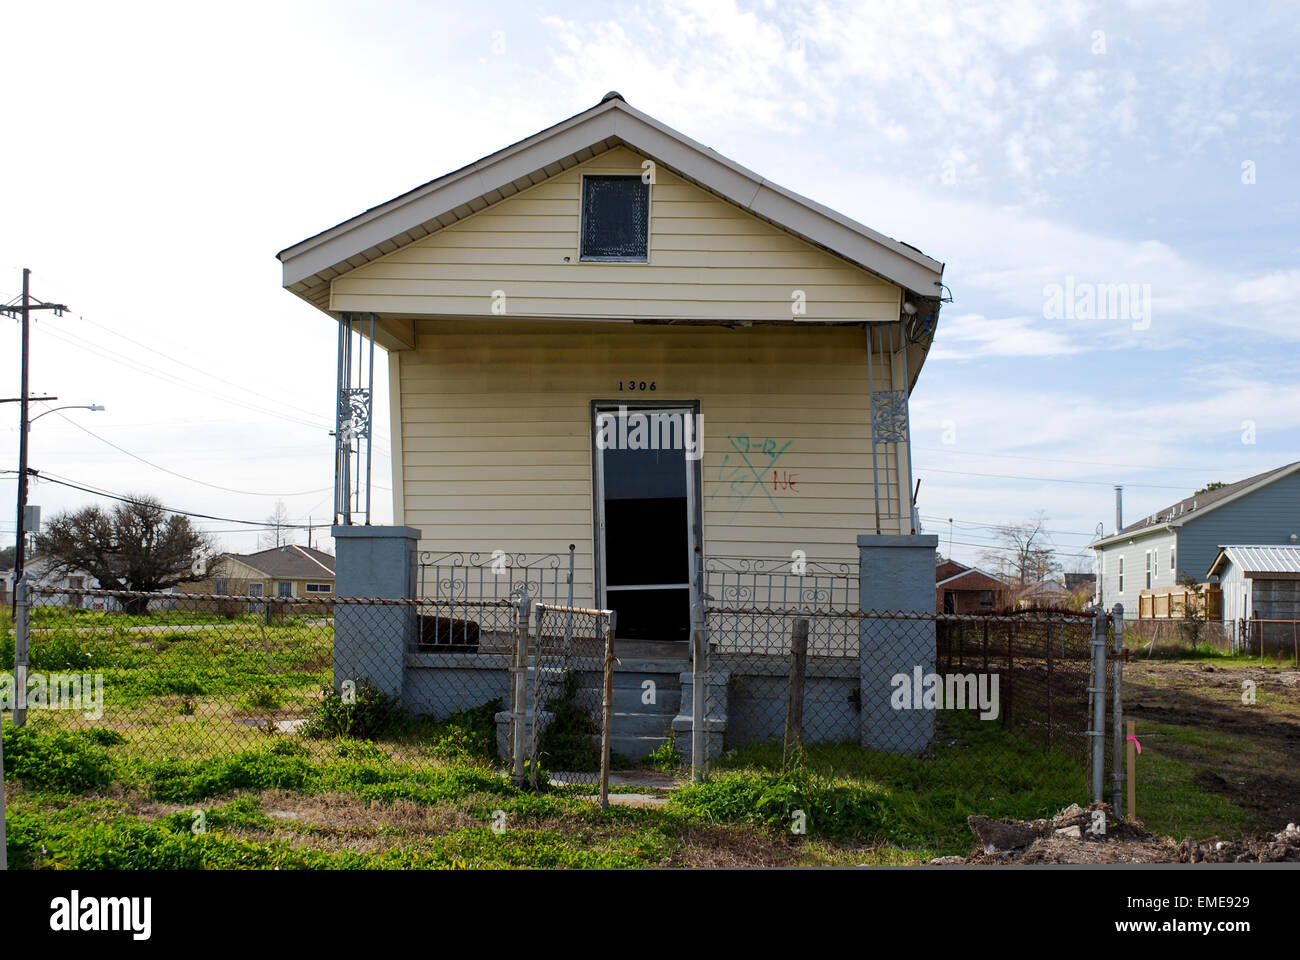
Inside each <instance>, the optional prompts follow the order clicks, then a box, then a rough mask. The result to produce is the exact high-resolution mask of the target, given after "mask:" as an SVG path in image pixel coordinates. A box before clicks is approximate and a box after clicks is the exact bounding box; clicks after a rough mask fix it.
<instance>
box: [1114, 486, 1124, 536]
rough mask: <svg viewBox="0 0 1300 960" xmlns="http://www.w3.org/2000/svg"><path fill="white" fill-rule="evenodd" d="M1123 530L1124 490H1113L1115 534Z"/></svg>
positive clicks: (1120, 488) (1121, 488) (1119, 488)
mask: <svg viewBox="0 0 1300 960" xmlns="http://www.w3.org/2000/svg"><path fill="white" fill-rule="evenodd" d="M1123 529H1124V488H1123V487H1116V488H1115V532H1116V533H1119V532H1120V531H1121V530H1123Z"/></svg>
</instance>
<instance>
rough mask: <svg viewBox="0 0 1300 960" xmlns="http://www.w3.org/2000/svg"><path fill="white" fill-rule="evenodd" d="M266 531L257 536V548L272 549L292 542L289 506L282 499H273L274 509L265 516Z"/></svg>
mask: <svg viewBox="0 0 1300 960" xmlns="http://www.w3.org/2000/svg"><path fill="white" fill-rule="evenodd" d="M266 528H267V529H266V532H265V533H263V534H262V535H261V536H259V537H258V538H257V546H258V549H261V550H273V549H275V548H276V547H283V546H286V545H287V544H290V543H293V540H292V539H291V537H292V535H293V527H292V525H291V524H290V522H289V508H288V507H287V506H286V505H285V502H284V501H283V500H277V501H275V509H274V510H273V511H271V514H270V515H269V516H268V517H267V518H266Z"/></svg>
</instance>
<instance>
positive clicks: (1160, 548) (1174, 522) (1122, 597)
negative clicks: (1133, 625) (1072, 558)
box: [1092, 461, 1300, 619]
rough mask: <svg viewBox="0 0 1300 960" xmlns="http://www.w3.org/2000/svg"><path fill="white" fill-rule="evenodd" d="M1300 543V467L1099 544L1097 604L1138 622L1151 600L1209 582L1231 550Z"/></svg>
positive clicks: (1201, 497) (1242, 484)
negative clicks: (1149, 596) (1142, 603)
mask: <svg viewBox="0 0 1300 960" xmlns="http://www.w3.org/2000/svg"><path fill="white" fill-rule="evenodd" d="M1298 539H1300V461H1297V462H1295V463H1289V464H1287V465H1286V466H1283V467H1278V468H1277V469H1274V470H1270V471H1268V472H1266V473H1261V474H1258V475H1256V476H1253V477H1248V478H1246V479H1245V480H1239V481H1237V482H1236V483H1231V484H1228V485H1227V486H1224V487H1220V488H1218V489H1217V490H1212V491H1210V492H1209V493H1202V494H1197V495H1193V496H1190V497H1186V498H1184V499H1183V500H1180V501H1178V502H1177V503H1175V504H1173V505H1172V506H1169V507H1165V508H1164V509H1161V510H1158V511H1156V512H1155V513H1152V514H1150V515H1148V516H1145V517H1143V518H1142V519H1141V520H1138V521H1137V522H1136V523H1130V524H1128V525H1127V526H1125V527H1124V528H1123V529H1122V530H1120V531H1119V532H1118V533H1112V534H1110V535H1109V536H1106V537H1102V538H1101V539H1099V540H1096V541H1094V542H1093V544H1092V548H1093V549H1094V550H1095V551H1096V556H1097V574H1098V575H1097V599H1098V600H1099V601H1100V602H1101V603H1102V604H1103V605H1104V606H1106V607H1107V608H1110V607H1111V606H1113V605H1114V604H1116V603H1122V604H1123V605H1124V616H1125V617H1126V618H1130V619H1132V618H1136V617H1137V616H1138V603H1139V598H1140V597H1141V596H1142V594H1143V593H1144V592H1153V591H1156V592H1158V591H1162V590H1168V589H1169V588H1172V587H1175V586H1177V585H1178V582H1179V580H1180V579H1181V578H1182V577H1183V576H1184V575H1185V574H1186V575H1190V576H1191V577H1193V578H1195V579H1196V580H1197V582H1203V581H1204V580H1205V578H1206V576H1207V573H1208V571H1209V569H1210V566H1211V564H1213V563H1214V562H1215V560H1216V558H1217V557H1218V555H1219V551H1220V548H1221V546H1222V545H1223V544H1231V543H1249V544H1279V545H1284V544H1294V543H1296V542H1297V540H1298ZM1226 599H1227V598H1226V595H1225V601H1226Z"/></svg>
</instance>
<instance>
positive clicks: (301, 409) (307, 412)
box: [77, 316, 317, 417]
mask: <svg viewBox="0 0 1300 960" xmlns="http://www.w3.org/2000/svg"><path fill="white" fill-rule="evenodd" d="M77 319H78V320H85V321H86V323H89V324H91V325H92V326H96V327H99V329H101V330H103V331H104V332H105V333H110V334H112V335H113V336H115V337H120V338H121V339H123V340H125V341H126V342H127V343H133V344H135V345H136V346H137V347H141V348H143V349H145V350H148V351H149V352H150V353H156V354H157V355H158V356H160V357H162V358H163V359H164V360H170V361H171V362H172V363H179V364H180V365H181V366H182V367H188V368H189V369H190V370H194V371H197V372H198V373H201V374H203V375H204V376H205V377H210V378H211V379H213V380H216V381H217V382H218V383H224V384H226V385H227V386H231V387H234V388H235V389H236V390H242V391H244V392H245V393H250V394H252V395H253V396H255V397H261V398H262V399H263V400H270V401H271V402H272V403H276V404H279V405H281V406H285V407H288V408H290V409H292V410H297V411H298V412H299V413H302V414H305V415H306V416H309V417H314V416H316V415H317V414H316V412H315V411H313V410H307V409H306V408H304V407H299V406H295V405H294V404H291V403H285V402H284V401H283V400H281V399H279V398H278V397H272V396H270V395H269V394H265V393H261V392H259V391H257V390H254V389H253V388H252V387H246V386H244V385H243V384H241V383H236V382H235V381H234V380H227V379H226V378H225V377H219V376H217V375H216V374H215V373H210V372H209V371H207V370H204V369H203V368H202V367H196V366H195V365H194V364H192V363H186V362H185V361H184V360H180V359H178V358H176V357H173V356H171V355H170V354H166V353H163V352H162V351H161V350H159V349H157V348H156V347H151V346H150V345H149V344H147V343H142V342H141V341H139V340H136V339H134V338H132V337H128V336H127V335H126V334H125V333H119V332H118V331H116V330H114V329H112V328H111V327H108V326H106V325H104V324H102V323H99V322H98V321H95V320H91V319H89V318H88V317H85V316H78V317H77Z"/></svg>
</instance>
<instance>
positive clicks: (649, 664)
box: [614, 658, 691, 687]
mask: <svg viewBox="0 0 1300 960" xmlns="http://www.w3.org/2000/svg"><path fill="white" fill-rule="evenodd" d="M690 668H691V667H690V663H689V661H686V660H646V659H637V660H629V659H622V658H620V659H619V660H618V662H617V663H615V664H614V686H616V687H633V686H640V685H641V681H642V680H647V679H649V680H653V681H655V683H657V684H659V685H660V686H664V685H665V684H667V685H671V686H674V687H676V686H680V685H681V675H682V674H683V673H685V672H686V671H688V670H690Z"/></svg>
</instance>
